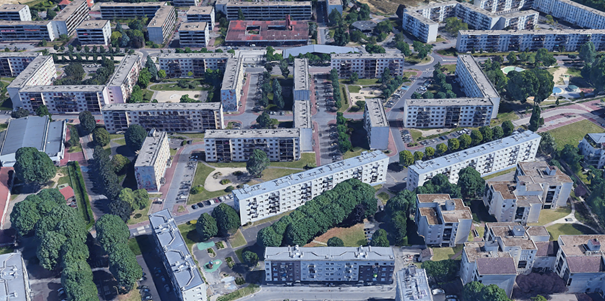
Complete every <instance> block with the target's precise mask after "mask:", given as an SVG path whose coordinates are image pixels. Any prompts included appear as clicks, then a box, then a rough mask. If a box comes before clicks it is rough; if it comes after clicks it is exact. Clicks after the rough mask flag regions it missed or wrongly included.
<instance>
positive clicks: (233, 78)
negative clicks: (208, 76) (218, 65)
mask: <svg viewBox="0 0 605 301" xmlns="http://www.w3.org/2000/svg"><path fill="white" fill-rule="evenodd" d="M242 63H243V59H240V58H239V57H234V58H230V59H228V60H227V64H225V75H223V85H222V87H221V89H236V87H237V79H238V78H239V75H240V73H241V72H243V70H242V69H243V66H242ZM235 92H236V93H239V91H235Z"/></svg>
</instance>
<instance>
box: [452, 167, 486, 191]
mask: <svg viewBox="0 0 605 301" xmlns="http://www.w3.org/2000/svg"><path fill="white" fill-rule="evenodd" d="M458 186H460V190H461V192H462V196H463V197H464V198H473V197H477V196H482V195H483V190H484V188H485V180H483V178H482V177H481V174H480V173H479V172H478V171H477V170H475V169H474V168H473V167H471V166H467V167H465V168H463V169H461V170H460V171H459V172H458Z"/></svg>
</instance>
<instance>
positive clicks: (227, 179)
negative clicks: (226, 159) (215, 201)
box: [204, 167, 250, 191]
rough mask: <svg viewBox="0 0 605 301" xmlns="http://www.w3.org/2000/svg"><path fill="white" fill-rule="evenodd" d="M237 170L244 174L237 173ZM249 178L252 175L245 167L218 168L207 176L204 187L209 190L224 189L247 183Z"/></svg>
mask: <svg viewBox="0 0 605 301" xmlns="http://www.w3.org/2000/svg"><path fill="white" fill-rule="evenodd" d="M237 172H241V173H242V175H239V176H237V175H235V173H237ZM249 180H250V176H249V175H248V172H247V171H246V168H245V167H241V168H217V169H215V170H214V171H213V172H212V173H210V174H209V175H208V177H207V178H206V181H205V182H204V189H206V190H208V191H219V190H224V189H225V188H227V187H229V186H234V187H235V186H237V185H239V184H244V183H247V182H248V181H249ZM221 182H222V184H221Z"/></svg>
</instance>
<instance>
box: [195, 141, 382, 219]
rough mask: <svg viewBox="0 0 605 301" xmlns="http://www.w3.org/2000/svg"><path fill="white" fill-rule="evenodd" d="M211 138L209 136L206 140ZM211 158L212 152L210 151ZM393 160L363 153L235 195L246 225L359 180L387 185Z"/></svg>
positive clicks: (265, 183)
mask: <svg viewBox="0 0 605 301" xmlns="http://www.w3.org/2000/svg"><path fill="white" fill-rule="evenodd" d="M206 137H208V136H206ZM206 145H207V144H206ZM206 154H208V151H206ZM388 165H389V157H387V155H385V154H384V153H383V152H382V151H374V152H362V153H361V155H360V156H357V157H353V158H349V159H345V160H343V161H338V162H334V163H330V164H326V165H322V166H320V167H316V168H313V169H310V170H306V171H303V172H299V173H296V174H292V175H289V176H285V177H282V178H279V179H276V180H273V181H269V182H263V183H260V184H257V185H254V186H248V185H244V187H243V188H241V189H237V190H234V191H233V196H234V200H235V207H236V208H239V214H240V221H241V224H242V225H245V224H247V223H250V222H255V221H259V220H263V219H265V218H269V217H271V216H275V215H278V214H281V213H284V212H287V211H290V210H294V209H296V208H298V207H300V206H302V205H304V203H305V202H306V201H310V200H312V199H313V198H314V197H316V196H318V195H320V194H322V193H323V192H325V191H327V190H330V189H332V188H334V186H336V185H337V184H338V183H340V182H343V181H346V180H349V179H352V178H355V179H358V180H360V181H362V182H364V183H366V184H370V185H378V184H382V183H384V182H385V181H386V175H387V169H388Z"/></svg>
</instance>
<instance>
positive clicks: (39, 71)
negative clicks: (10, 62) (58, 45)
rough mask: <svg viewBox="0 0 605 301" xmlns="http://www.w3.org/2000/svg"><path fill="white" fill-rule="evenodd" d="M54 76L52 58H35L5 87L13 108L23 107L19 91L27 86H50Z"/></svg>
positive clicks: (55, 73)
mask: <svg viewBox="0 0 605 301" xmlns="http://www.w3.org/2000/svg"><path fill="white" fill-rule="evenodd" d="M56 76H57V69H56V68H55V63H54V61H53V57H52V56H50V55H43V56H38V57H36V58H35V59H34V60H33V61H32V62H31V63H30V64H29V65H27V67H26V68H25V69H24V70H23V71H21V73H19V76H17V78H15V79H14V80H13V81H12V82H11V83H10V84H9V85H8V87H7V90H8V94H9V95H10V97H11V100H12V101H13V108H14V109H17V108H21V107H23V104H22V103H21V98H20V96H19V90H21V89H22V88H24V87H27V86H47V85H50V84H52V82H53V81H54V80H55V77H56Z"/></svg>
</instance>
